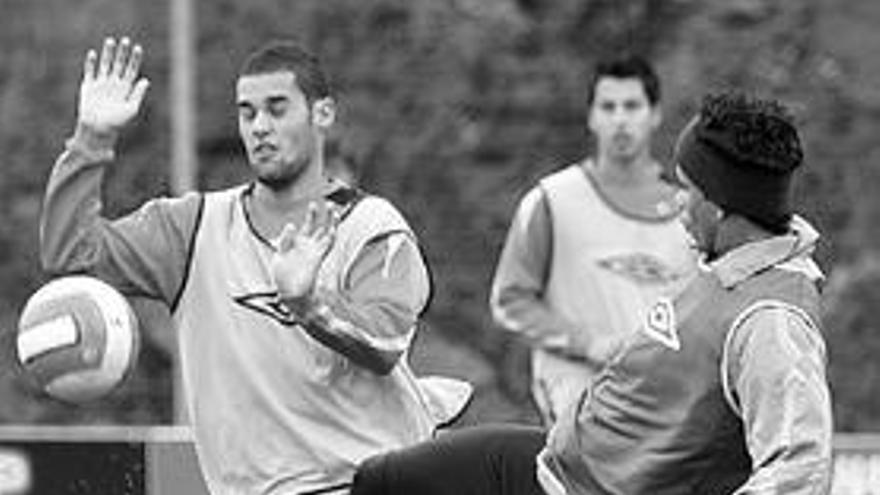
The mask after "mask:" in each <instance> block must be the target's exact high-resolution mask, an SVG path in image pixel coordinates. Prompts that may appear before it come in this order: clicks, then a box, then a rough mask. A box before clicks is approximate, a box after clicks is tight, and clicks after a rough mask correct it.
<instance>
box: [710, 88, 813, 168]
mask: <svg viewBox="0 0 880 495" xmlns="http://www.w3.org/2000/svg"><path fill="white" fill-rule="evenodd" d="M697 132H698V135H699V139H700V140H702V141H703V142H705V143H707V144H709V145H710V146H712V147H713V148H715V149H716V150H717V151H718V152H720V153H722V154H724V155H727V156H729V157H730V158H732V159H734V160H735V161H736V162H738V163H743V164H748V165H751V166H757V167H760V168H763V169H766V170H767V171H771V172H772V171H778V172H790V171H792V170H793V169H795V168H797V167H798V166H799V165H800V164H801V162H802V161H803V158H804V153H803V149H802V147H801V140H800V137H799V136H798V131H797V129H796V127H795V124H794V118H793V116H792V114H791V113H790V112H789V110H788V109H787V108H786V107H785V106H784V105H783V104H782V103H780V102H778V101H776V100H767V99H759V98H755V97H752V96H749V95H746V94H742V93H719V94H712V95H708V96H707V97H705V98H704V100H703V103H702V106H701V108H700V129H699V130H698V131H697Z"/></svg>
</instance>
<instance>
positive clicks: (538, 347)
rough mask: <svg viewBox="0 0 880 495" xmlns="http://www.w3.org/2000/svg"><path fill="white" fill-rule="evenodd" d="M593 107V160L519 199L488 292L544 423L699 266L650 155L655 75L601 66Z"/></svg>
mask: <svg viewBox="0 0 880 495" xmlns="http://www.w3.org/2000/svg"><path fill="white" fill-rule="evenodd" d="M587 108H588V112H589V113H588V125H589V130H590V132H591V133H592V134H593V135H594V136H595V142H596V150H595V151H596V152H595V156H594V157H591V158H586V159H584V160H582V161H581V162H579V163H575V164H573V165H570V166H568V167H566V168H564V169H562V170H561V171H558V172H556V173H553V174H551V175H549V176H547V177H544V178H543V179H541V180H540V181H539V182H538V184H537V185H536V186H535V187H533V188H532V189H531V190H530V191H529V192H528V193H527V194H526V195H525V196H524V197H523V199H522V201H521V202H520V204H519V207H518V209H517V211H516V214H515V216H514V218H513V221H512V223H511V226H510V229H509V231H508V234H507V240H506V242H505V245H504V248H503V251H502V253H501V256H500V259H499V262H498V267H497V269H496V273H495V279H494V282H493V286H492V292H491V301H490V306H491V309H492V314H493V316H494V318H495V320H496V321H497V322H498V323H499V324H500V325H501V326H502V327H503V328H505V329H507V330H510V331H512V332H515V333H517V334H519V335H521V336H523V337H525V340H526V342H527V343H528V344H530V345H531V347H532V394H533V397H534V399H535V402H536V403H537V405H538V408H539V410H540V412H541V414H542V416H543V418H544V421H545V424H547V425H550V424H552V423H553V421H554V420H555V419H556V418H558V417H559V416H560V415H561V414H562V412H563V411H564V409H565V407H566V406H568V405H570V404H571V403H573V402H574V401H575V400H576V399H577V397H578V396H579V395H580V392H582V391H583V389H584V387H586V386H587V383H588V381H589V380H590V379H592V377H594V376H595V375H596V373H597V372H598V371H599V370H600V369H601V368H602V366H603V365H604V364H605V363H606V362H607V360H608V357H609V356H610V355H611V354H612V353H613V350H614V349H615V348H616V347H617V345H618V344H619V342H620V340H621V339H623V338H625V337H626V336H627V335H629V334H631V333H632V332H634V331H635V330H636V328H637V327H638V325H639V323H640V322H641V321H642V319H643V317H644V315H645V310H646V309H647V307H648V305H650V304H651V303H652V302H653V301H654V300H655V299H656V298H657V297H659V296H661V295H669V294H671V293H673V292H674V291H675V290H677V289H678V288H680V287H681V286H682V285H683V283H684V282H685V281H686V280H687V278H688V276H689V275H691V274H692V273H693V271H694V267H695V257H694V251H693V250H692V249H691V247H690V241H689V238H688V236H687V233H686V232H685V231H684V228H683V227H682V226H681V223H680V221H679V215H680V213H681V211H682V206H683V204H684V198H683V193H682V191H681V190H680V189H679V188H677V187H676V186H675V185H673V184H671V183H670V182H669V181H667V180H664V179H663V178H662V177H661V173H662V171H663V168H662V166H661V165H660V163H658V162H657V160H656V159H655V158H654V157H653V156H652V154H651V139H652V136H653V134H654V132H655V131H656V130H657V128H658V126H659V125H660V121H661V109H660V81H659V79H658V77H657V75H656V74H655V72H654V69H653V68H652V67H651V66H650V65H649V64H648V63H647V62H646V61H645V60H643V59H642V58H639V57H625V58H615V59H609V60H604V61H601V62H600V63H599V64H597V66H596V69H595V72H594V74H593V76H592V79H591V80H590V82H589V85H588V87H587Z"/></svg>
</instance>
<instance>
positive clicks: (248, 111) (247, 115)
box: [238, 105, 257, 121]
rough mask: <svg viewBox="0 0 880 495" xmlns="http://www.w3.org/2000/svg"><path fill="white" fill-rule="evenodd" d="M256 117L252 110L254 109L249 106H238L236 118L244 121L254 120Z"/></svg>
mask: <svg viewBox="0 0 880 495" xmlns="http://www.w3.org/2000/svg"><path fill="white" fill-rule="evenodd" d="M256 116H257V111H256V110H254V107H252V106H250V105H239V106H238V118H239V119H241V120H244V121H251V120H254V117H256Z"/></svg>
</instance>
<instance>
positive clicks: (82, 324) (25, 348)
mask: <svg viewBox="0 0 880 495" xmlns="http://www.w3.org/2000/svg"><path fill="white" fill-rule="evenodd" d="M139 345H140V338H139V332H138V323H137V318H136V317H135V314H134V311H133V310H132V309H131V306H130V305H129V304H128V301H127V300H126V299H125V297H123V296H122V294H120V293H119V292H118V291H117V290H116V289H114V288H113V287H111V286H110V285H108V284H106V283H105V282H102V281H100V280H98V279H96V278H92V277H87V276H82V275H76V276H68V277H63V278H58V279H55V280H53V281H51V282H49V283H47V284H46V285H44V286H43V287H41V288H40V289H39V290H38V291H37V292H35V293H34V294H33V295H32V296H31V297H30V299H28V301H27V303H26V304H25V307H24V309H23V310H22V312H21V317H20V318H19V321H18V335H17V338H16V350H17V352H18V360H19V363H20V364H21V366H22V367H23V368H24V370H25V373H26V375H28V376H29V377H30V378H31V379H32V381H33V382H35V383H36V385H37V387H39V388H40V389H41V390H43V391H45V392H46V393H48V394H49V395H50V396H52V397H54V398H56V399H60V400H63V401H65V402H72V403H83V402H89V401H93V400H95V399H99V398H101V397H103V396H105V395H107V394H108V393H109V392H110V391H111V390H113V388H114V387H116V386H117V385H118V384H119V383H120V382H121V381H122V380H123V378H125V376H126V374H127V372H128V371H130V370H131V368H133V366H134V363H135V361H136V358H137V352H138V349H139Z"/></svg>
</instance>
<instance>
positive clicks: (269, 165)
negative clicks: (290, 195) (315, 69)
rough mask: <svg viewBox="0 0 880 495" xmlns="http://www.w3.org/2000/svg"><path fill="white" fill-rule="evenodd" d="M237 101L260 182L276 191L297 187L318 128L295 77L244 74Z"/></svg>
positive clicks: (240, 125)
mask: <svg viewBox="0 0 880 495" xmlns="http://www.w3.org/2000/svg"><path fill="white" fill-rule="evenodd" d="M236 100H237V104H238V131H239V134H240V135H241V139H242V142H243V143H244V147H245V149H246V151H247V155H248V160H249V161H250V164H251V167H252V168H253V169H254V172H256V175H257V180H259V181H260V182H261V183H263V184H265V185H267V186H269V187H271V188H272V189H276V190H277V189H282V188H284V187H287V186H289V185H290V184H293V183H295V182H296V181H297V179H298V178H299V177H300V176H301V175H302V173H303V172H304V171H305V170H306V169H307V168H308V167H309V165H310V164H311V163H312V161H313V158H314V156H315V153H316V149H317V147H318V142H319V128H318V126H316V125H315V124H314V119H313V112H312V108H310V107H309V105H308V103H307V101H306V97H305V95H304V94H303V93H302V91H301V90H300V89H299V86H298V85H297V84H296V76H295V75H294V73H293V72H290V71H279V72H270V73H266V74H253V75H245V76H242V77H240V78H239V79H238V84H237V85H236ZM322 102H323V103H326V101H323V100H322ZM315 105H318V102H316V103H315Z"/></svg>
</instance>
